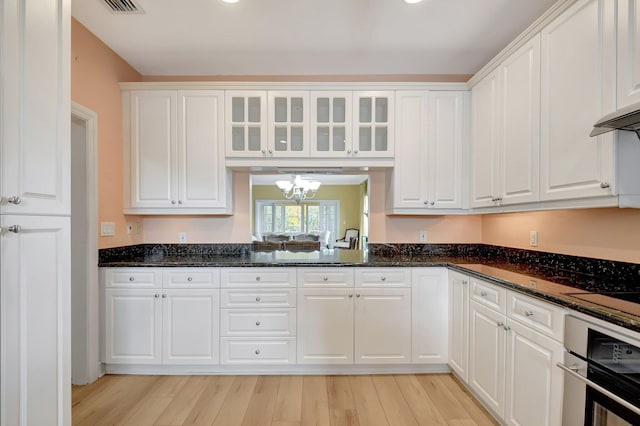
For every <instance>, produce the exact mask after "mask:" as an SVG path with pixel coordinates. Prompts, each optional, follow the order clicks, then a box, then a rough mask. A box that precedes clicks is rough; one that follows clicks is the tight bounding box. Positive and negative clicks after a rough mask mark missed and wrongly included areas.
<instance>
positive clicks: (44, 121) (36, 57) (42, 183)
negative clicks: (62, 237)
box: [0, 0, 71, 424]
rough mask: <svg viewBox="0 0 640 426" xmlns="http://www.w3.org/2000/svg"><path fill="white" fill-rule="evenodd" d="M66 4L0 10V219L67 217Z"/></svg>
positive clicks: (15, 1)
mask: <svg viewBox="0 0 640 426" xmlns="http://www.w3.org/2000/svg"><path fill="white" fill-rule="evenodd" d="M70 3H71V2H70V1H69V0H55V1H51V0H35V1H29V2H27V1H25V0H7V1H3V2H2V5H1V6H0V8H1V9H2V11H1V12H2V13H0V43H2V44H1V46H0V54H1V55H2V57H0V63H2V82H1V83H0V84H2V86H1V87H0V93H2V95H1V96H0V111H2V117H1V118H2V119H1V120H0V121H1V122H2V125H1V126H0V147H1V148H2V156H1V157H0V162H1V167H0V173H1V179H0V196H2V197H3V198H2V201H1V202H0V213H7V214H47V215H51V214H55V215H63V214H64V215H68V214H71V208H70V167H69V166H70V157H69V141H70V135H69V118H70V116H71V110H70V96H69V93H70V88H69V74H70V72H69V68H70V64H71V59H70V57H69V50H70V11H69V9H70V8H71V6H70ZM9 423H12V422H8V423H7V424H9Z"/></svg>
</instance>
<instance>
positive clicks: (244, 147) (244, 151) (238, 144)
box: [225, 90, 268, 157]
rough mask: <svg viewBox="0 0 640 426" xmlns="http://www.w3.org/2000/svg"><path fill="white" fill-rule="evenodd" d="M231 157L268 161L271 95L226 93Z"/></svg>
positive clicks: (261, 92)
mask: <svg viewBox="0 0 640 426" xmlns="http://www.w3.org/2000/svg"><path fill="white" fill-rule="evenodd" d="M225 105H226V115H225V123H226V126H225V128H226V131H225V140H226V147H227V149H226V153H227V157H266V156H267V154H268V152H267V92H265V91H259V90H251V91H248V90H247V91H229V90H227V91H226V92H225Z"/></svg>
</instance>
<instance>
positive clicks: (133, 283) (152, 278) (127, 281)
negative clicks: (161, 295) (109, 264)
mask: <svg viewBox="0 0 640 426" xmlns="http://www.w3.org/2000/svg"><path fill="white" fill-rule="evenodd" d="M104 286H105V287H112V288H162V269H159V268H106V269H105V270H104Z"/></svg>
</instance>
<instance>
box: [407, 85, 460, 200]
mask: <svg viewBox="0 0 640 426" xmlns="http://www.w3.org/2000/svg"><path fill="white" fill-rule="evenodd" d="M464 96H465V95H464V93H461V92H437V91H433V92H429V108H428V110H429V120H428V122H429V124H428V126H429V129H428V132H429V138H428V150H429V151H428V159H429V160H428V163H427V164H428V169H429V175H428V176H427V181H426V183H427V184H428V186H429V190H428V193H429V200H428V201H429V207H433V208H436V209H459V208H462V176H463V172H462V143H463V137H464V136H463V130H464V112H465V111H464ZM413 172H414V173H415V170H413ZM422 184H423V185H424V184H425V183H422Z"/></svg>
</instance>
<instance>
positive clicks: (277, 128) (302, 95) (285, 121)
mask: <svg viewBox="0 0 640 426" xmlns="http://www.w3.org/2000/svg"><path fill="white" fill-rule="evenodd" d="M268 98H269V145H268V147H267V156H268V157H307V156H308V155H309V92H306V91H282V92H279V91H269V93H268Z"/></svg>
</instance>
